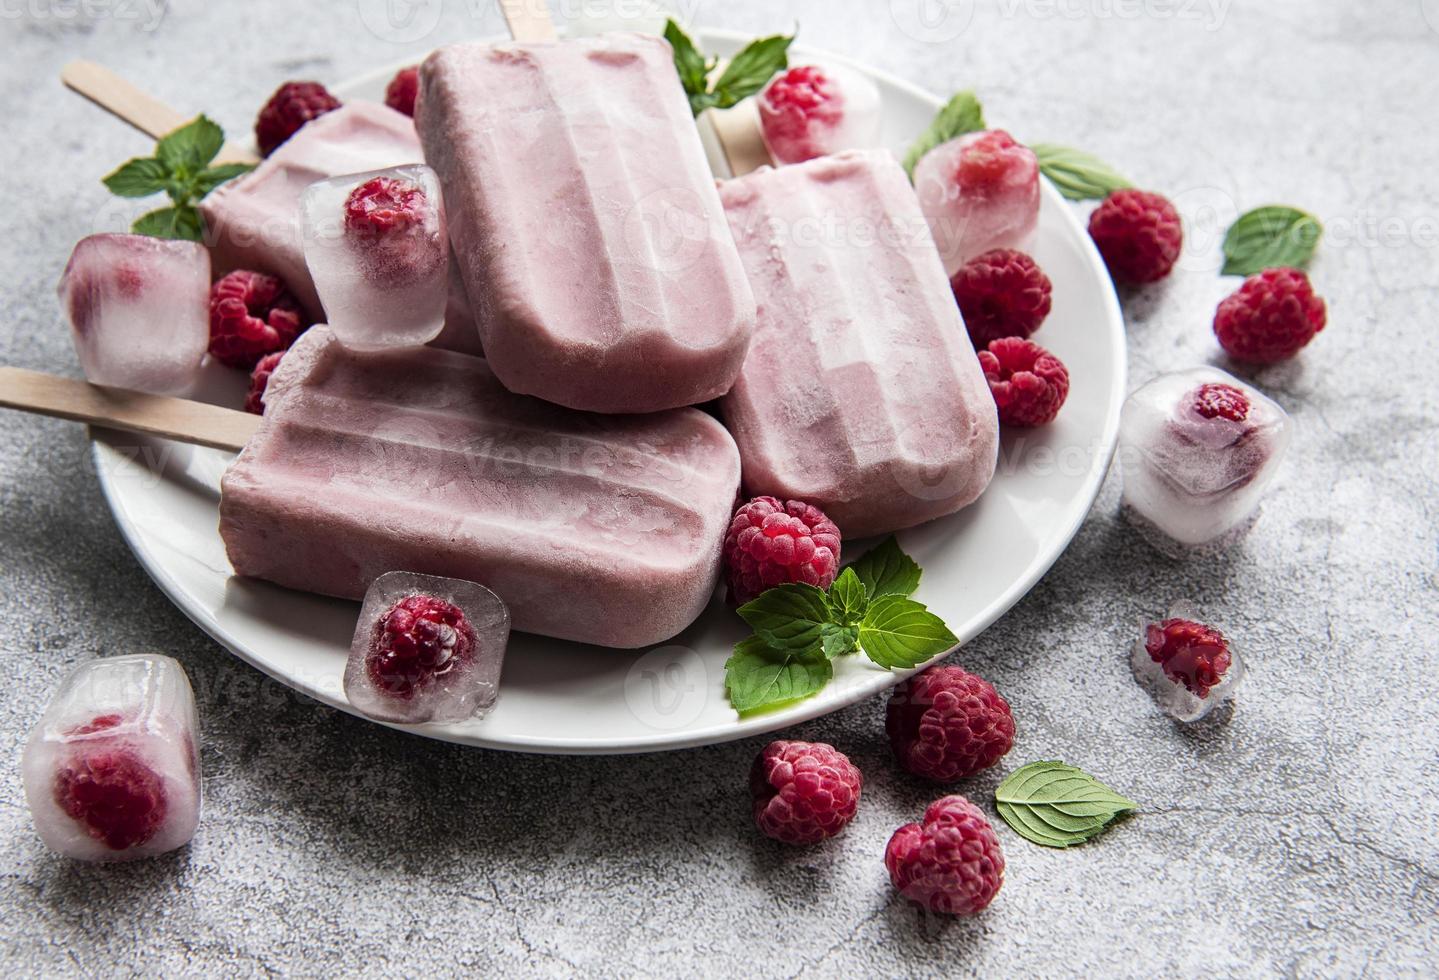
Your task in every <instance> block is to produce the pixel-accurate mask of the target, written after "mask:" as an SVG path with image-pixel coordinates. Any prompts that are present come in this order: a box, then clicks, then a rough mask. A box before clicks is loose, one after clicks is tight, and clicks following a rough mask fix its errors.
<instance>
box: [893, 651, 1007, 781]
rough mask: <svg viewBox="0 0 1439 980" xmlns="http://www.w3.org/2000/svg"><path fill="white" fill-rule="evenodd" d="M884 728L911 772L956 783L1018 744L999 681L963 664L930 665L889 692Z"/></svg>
mask: <svg viewBox="0 0 1439 980" xmlns="http://www.w3.org/2000/svg"><path fill="white" fill-rule="evenodd" d="M884 728H885V731H886V732H887V733H888V735H889V744H890V745H891V746H892V747H893V748H894V755H895V758H897V759H898V760H899V764H900V766H902V767H903V768H904V769H905V770H907V771H908V772H911V773H914V774H915V775H916V776H923V777H924V778H925V779H932V780H934V781H935V782H940V783H951V782H954V781H955V780H957V779H963V778H964V777H965V776H973V775H974V774H975V773H977V772H981V771H983V770H985V769H988V768H989V767H990V766H992V765H994V764H995V763H996V762H998V761H999V760H1000V759H1001V758H1002V757H1003V756H1004V755H1005V754H1006V753H1007V752H1009V750H1010V749H1011V748H1013V747H1014V715H1013V714H1012V713H1011V712H1010V709H1009V702H1007V701H1005V700H1004V698H1002V697H1000V696H999V693H998V692H997V691H995V689H994V687H993V686H991V685H990V683H989V682H988V681H986V680H984V679H983V678H980V677H976V676H975V675H974V674H971V673H969V671H967V670H964V669H963V668H961V667H952V666H949V667H946V666H940V667H931V668H930V669H929V670H926V671H924V672H923V673H920V674H916V675H915V676H914V677H911V678H910V679H909V680H907V681H905V682H904V683H902V684H900V685H899V686H898V687H896V688H895V689H894V693H893V694H891V695H890V698H889V706H888V708H887V709H886V711H885V716H884Z"/></svg>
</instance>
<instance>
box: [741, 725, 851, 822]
mask: <svg viewBox="0 0 1439 980" xmlns="http://www.w3.org/2000/svg"><path fill="white" fill-rule="evenodd" d="M863 782H864V780H863V777H861V776H860V773H859V770H858V769H856V768H855V767H854V764H853V763H852V762H850V761H849V758H848V757H847V756H846V755H845V754H844V753H843V752H840V751H838V750H837V749H835V747H834V746H832V745H826V744H824V743H823V742H771V743H770V744H769V746H768V747H767V748H765V750H764V751H763V752H761V753H760V754H759V756H758V757H757V758H756V759H755V760H754V765H753V766H752V767H751V768H750V773H749V788H750V794H751V795H752V796H753V797H754V822H755V824H756V825H758V826H759V829H760V832H761V833H763V834H764V835H765V836H766V837H773V838H774V839H775V840H777V841H783V842H784V843H786V844H817V843H819V842H820V841H822V840H824V839H825V838H827V837H833V836H834V835H835V834H837V833H839V832H840V831H841V830H843V829H844V828H845V827H846V826H847V825H848V824H849V822H850V821H851V820H853V819H854V811H855V809H856V808H858V806H859V792H860V788H861V786H862V784H863Z"/></svg>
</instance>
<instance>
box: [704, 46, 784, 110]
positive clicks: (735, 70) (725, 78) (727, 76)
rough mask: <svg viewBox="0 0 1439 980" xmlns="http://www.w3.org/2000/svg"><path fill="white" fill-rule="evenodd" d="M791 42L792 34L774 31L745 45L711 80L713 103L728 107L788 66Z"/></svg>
mask: <svg viewBox="0 0 1439 980" xmlns="http://www.w3.org/2000/svg"><path fill="white" fill-rule="evenodd" d="M793 43H794V35H792V34H791V35H788V36H786V35H783V34H776V35H775V36H773V37H764V38H760V39H759V40H757V41H752V42H750V43H749V44H748V45H746V46H745V48H744V50H742V51H741V52H740V53H739V54H737V55H735V56H734V60H733V61H731V62H730V63H729V65H728V66H726V67H725V70H724V72H723V73H721V75H720V77H719V81H717V82H715V86H714V94H715V96H716V97H717V99H718V101H717V102H716V105H717V106H718V107H719V108H721V109H728V108H729V107H730V106H732V105H737V104H738V103H740V102H741V101H743V100H744V99H747V98H749V97H750V96H751V95H754V94H755V93H756V92H758V91H759V90H760V89H762V88H764V87H765V85H767V84H768V83H769V80H770V79H771V78H773V77H774V76H775V75H776V74H778V73H779V72H782V71H784V70H785V69H786V68H787V67H789V46H790V45H791V44H793Z"/></svg>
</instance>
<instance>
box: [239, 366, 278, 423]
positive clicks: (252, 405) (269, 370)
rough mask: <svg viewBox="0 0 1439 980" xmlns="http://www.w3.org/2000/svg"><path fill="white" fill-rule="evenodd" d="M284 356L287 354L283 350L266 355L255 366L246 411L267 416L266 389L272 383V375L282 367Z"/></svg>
mask: <svg viewBox="0 0 1439 980" xmlns="http://www.w3.org/2000/svg"><path fill="white" fill-rule="evenodd" d="M284 356H285V352H284V351H282V350H277V351H275V353H273V354H266V355H265V356H264V357H262V358H260V362H259V363H258V364H256V365H255V370H253V371H251V372H250V393H249V394H248V395H246V396H245V411H247V412H250V413H251V414H253V415H264V414H265V388H266V386H268V385H269V383H270V375H272V374H274V373H275V368H277V367H279V366H280V358H282V357H284Z"/></svg>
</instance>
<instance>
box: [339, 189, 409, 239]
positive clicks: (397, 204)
mask: <svg viewBox="0 0 1439 980" xmlns="http://www.w3.org/2000/svg"><path fill="white" fill-rule="evenodd" d="M427 202H428V199H427V198H426V197H425V192H424V190H423V189H422V188H421V187H420V186H419V185H417V184H412V183H410V182H409V181H407V180H397V179H396V178H394V177H376V178H374V179H373V180H367V181H365V183H363V184H361V185H360V186H358V187H356V188H355V189H354V190H352V191H350V196H349V197H347V198H346V199H345V231H347V232H348V233H350V234H351V235H354V236H356V237H359V238H363V239H366V240H370V239H378V238H383V237H384V236H386V235H390V234H394V233H397V232H402V231H404V230H406V229H408V228H412V227H414V226H415V225H416V224H419V223H420V222H422V221H423V220H424V215H425V207H426V204H427Z"/></svg>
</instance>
